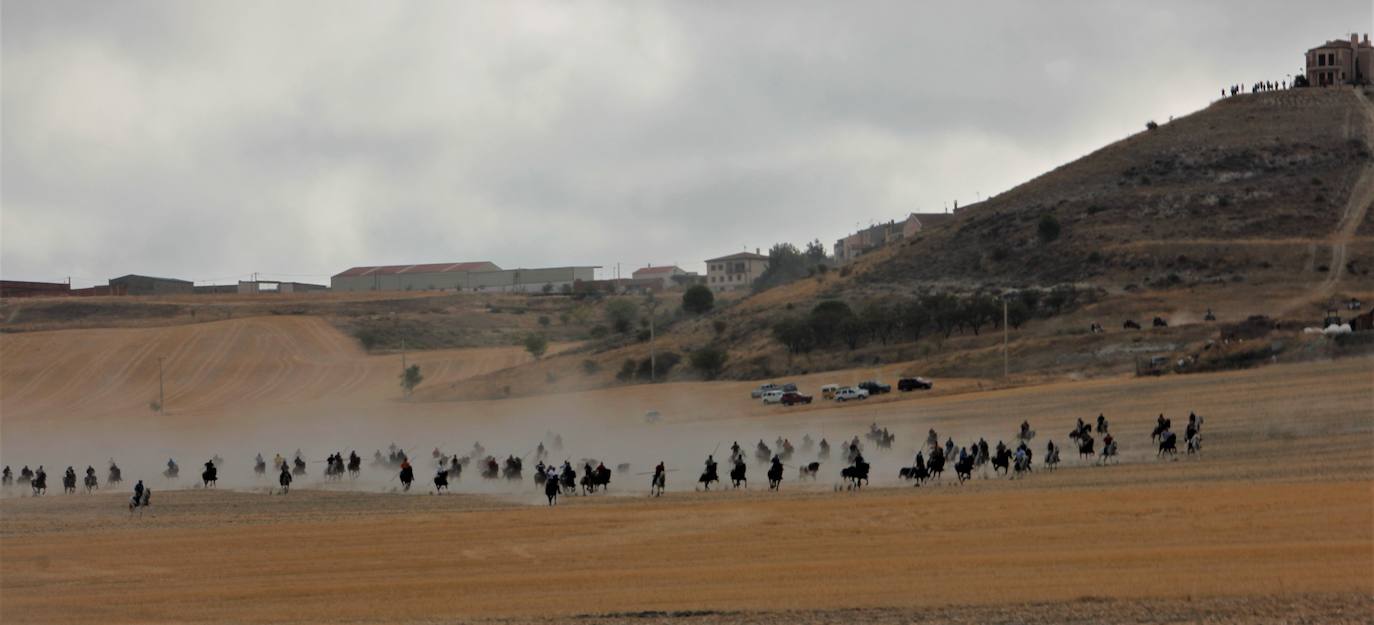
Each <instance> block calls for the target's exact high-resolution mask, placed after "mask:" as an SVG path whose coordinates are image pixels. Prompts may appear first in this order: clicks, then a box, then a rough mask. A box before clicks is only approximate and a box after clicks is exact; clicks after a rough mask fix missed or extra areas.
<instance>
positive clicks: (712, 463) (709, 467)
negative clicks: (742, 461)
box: [706, 455, 739, 475]
mask: <svg viewBox="0 0 1374 625" xmlns="http://www.w3.org/2000/svg"><path fill="white" fill-rule="evenodd" d="M735 462H739V456H735ZM706 474H707V475H715V474H716V458H715V456H714V455H707V456H706Z"/></svg>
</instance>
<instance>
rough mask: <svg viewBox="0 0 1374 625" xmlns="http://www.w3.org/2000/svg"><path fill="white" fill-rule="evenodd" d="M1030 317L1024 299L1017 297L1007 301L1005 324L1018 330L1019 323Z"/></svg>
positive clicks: (1019, 327)
mask: <svg viewBox="0 0 1374 625" xmlns="http://www.w3.org/2000/svg"><path fill="white" fill-rule="evenodd" d="M1030 317H1031V314H1030V308H1029V307H1028V306H1026V302H1025V300H1022V299H1021V298H1019V297H1018V298H1015V299H1012V300H1010V301H1008V302H1007V324H1008V325H1010V326H1011V327H1012V329H1014V330H1020V329H1021V324H1023V323H1025V322H1027V321H1029V320H1030Z"/></svg>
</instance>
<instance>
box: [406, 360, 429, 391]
mask: <svg viewBox="0 0 1374 625" xmlns="http://www.w3.org/2000/svg"><path fill="white" fill-rule="evenodd" d="M424 381H425V376H424V375H422V374H421V373H420V365H410V366H409V367H406V368H405V371H402V372H401V388H403V389H405V390H406V397H410V394H411V393H413V392H415V387H417V386H419V385H420V383H421V382H424Z"/></svg>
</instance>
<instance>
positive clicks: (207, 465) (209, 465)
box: [205, 458, 215, 471]
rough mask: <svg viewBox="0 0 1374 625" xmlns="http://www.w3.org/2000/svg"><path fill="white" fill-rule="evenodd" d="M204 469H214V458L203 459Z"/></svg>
mask: <svg viewBox="0 0 1374 625" xmlns="http://www.w3.org/2000/svg"><path fill="white" fill-rule="evenodd" d="M205 470H206V471H214V470H215V460H214V459H213V458H211V459H210V460H206V461H205Z"/></svg>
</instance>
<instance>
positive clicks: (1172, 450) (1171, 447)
mask: <svg viewBox="0 0 1374 625" xmlns="http://www.w3.org/2000/svg"><path fill="white" fill-rule="evenodd" d="M1164 454H1169V455H1170V456H1175V457H1177V456H1178V435H1177V434H1174V433H1173V432H1168V431H1166V432H1164V433H1163V434H1162V435H1160V437H1159V451H1158V452H1156V453H1155V457H1156V458H1158V457H1161V456H1163V455H1164Z"/></svg>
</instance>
